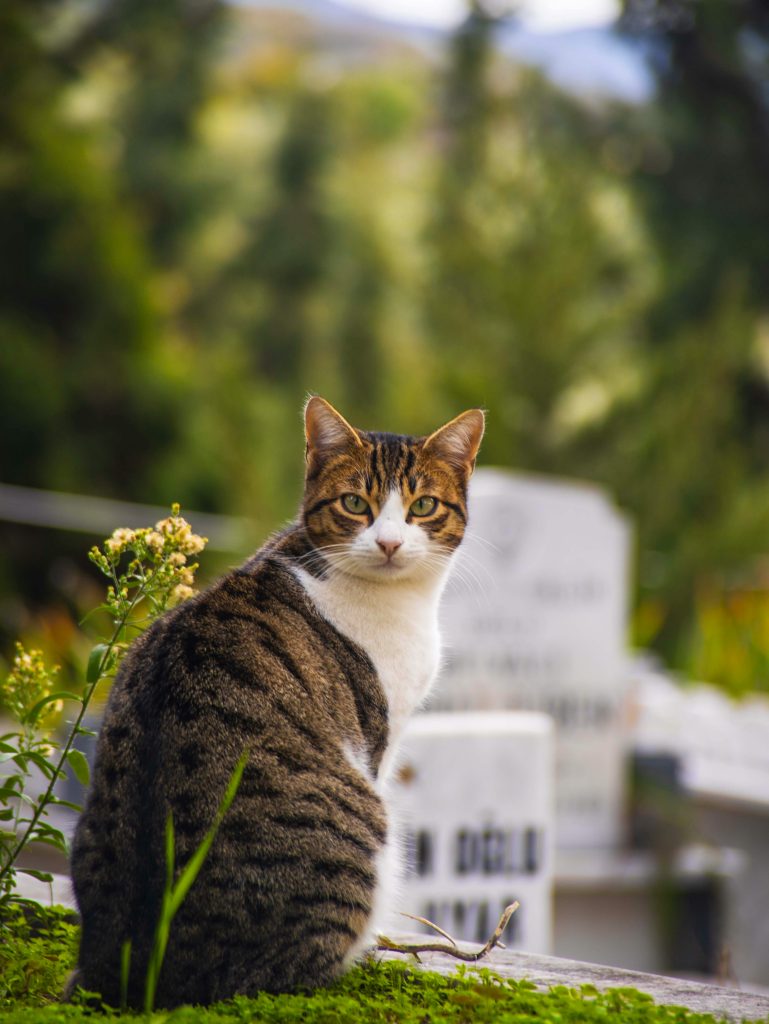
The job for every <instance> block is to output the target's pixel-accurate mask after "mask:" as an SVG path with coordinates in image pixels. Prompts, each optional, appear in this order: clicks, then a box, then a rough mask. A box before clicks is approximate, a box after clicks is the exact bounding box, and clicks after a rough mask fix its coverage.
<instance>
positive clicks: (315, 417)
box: [304, 395, 363, 461]
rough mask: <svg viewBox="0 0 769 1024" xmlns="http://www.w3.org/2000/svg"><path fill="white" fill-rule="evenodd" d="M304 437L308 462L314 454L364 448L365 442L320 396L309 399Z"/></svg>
mask: <svg viewBox="0 0 769 1024" xmlns="http://www.w3.org/2000/svg"><path fill="white" fill-rule="evenodd" d="M304 436H305V438H306V441H307V448H306V451H305V454H306V458H307V460H308V461H309V460H310V458H311V456H312V455H313V453H317V454H319V455H327V454H329V453H330V452H332V451H339V450H342V449H344V448H362V447H363V442H362V441H361V439H360V438H359V437H358V434H357V433H356V431H355V429H354V428H353V427H351V426H350V424H349V423H348V422H347V420H346V419H345V418H344V416H341V415H340V414H339V413H338V412H337V411H336V409H335V408H334V407H333V405H330V404H329V403H328V402H327V401H326V400H325V398H320V397H318V395H313V396H312V398H308V399H307V404H306V405H305V407H304Z"/></svg>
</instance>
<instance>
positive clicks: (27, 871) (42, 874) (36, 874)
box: [16, 868, 53, 882]
mask: <svg viewBox="0 0 769 1024" xmlns="http://www.w3.org/2000/svg"><path fill="white" fill-rule="evenodd" d="M16 870H17V871H20V872H21V874H22V875H31V876H32V878H36V879H37V880H38V882H52V881H53V875H52V874H50V872H48V871H36V870H35V869H34V868H17V869H16Z"/></svg>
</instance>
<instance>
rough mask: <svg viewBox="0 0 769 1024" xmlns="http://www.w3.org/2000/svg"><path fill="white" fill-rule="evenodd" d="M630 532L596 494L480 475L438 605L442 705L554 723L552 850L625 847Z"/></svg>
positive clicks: (436, 704) (584, 488)
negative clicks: (536, 716)
mask: <svg viewBox="0 0 769 1024" xmlns="http://www.w3.org/2000/svg"><path fill="white" fill-rule="evenodd" d="M628 553H629V528H628V525H627V522H626V520H625V519H624V518H623V517H622V515H621V514H620V513H619V512H618V511H617V510H616V509H615V508H614V507H613V506H612V505H611V504H610V503H609V501H608V500H607V499H606V497H605V496H604V494H603V493H602V492H601V491H600V490H598V489H597V488H593V487H591V486H588V485H581V484H576V485H575V484H569V483H563V482H560V481H558V482H552V481H547V480H545V479H544V478H536V477H525V476H516V475H513V474H511V473H507V472H504V471H501V470H490V469H485V470H484V469H481V470H478V471H477V473H476V474H475V476H474V478H473V480H472V483H471V488H470V522H469V526H468V531H467V534H466V538H465V542H464V544H463V547H462V549H460V554H459V558H458V565H457V570H458V571H457V573H456V576H455V579H454V580H453V581H452V582H451V583H450V584H449V587H448V588H447V592H446V594H445V596H444V599H443V605H442V614H441V618H442V627H443V635H444V638H445V642H446V651H445V655H444V667H443V671H442V673H441V679H440V683H439V686H438V687H437V696H436V698H435V699H434V700H433V702H432V704H431V707H433V708H435V709H437V710H444V709H452V710H460V709H490V708H508V709H525V710H534V711H542V712H545V713H547V714H550V715H552V716H553V718H554V720H555V724H556V826H557V827H556V842H557V844H558V846H559V847H560V848H564V849H569V848H572V849H573V848H579V847H614V846H617V845H618V844H619V842H620V840H621V833H622V803H623V795H624V794H623V783H624V774H625V770H624V761H625V746H626V743H625V737H624V734H623V728H622V723H623V711H624V701H625V681H626V679H627V676H628V668H627V665H626V648H625V643H626V636H625V633H626V618H627V593H628V585H629V584H628Z"/></svg>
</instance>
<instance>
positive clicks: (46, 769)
mask: <svg viewBox="0 0 769 1024" xmlns="http://www.w3.org/2000/svg"><path fill="white" fill-rule="evenodd" d="M24 757H25V758H26V759H27V760H28V761H31V762H32V764H35V765H37V767H38V768H39V769H40V771H41V772H42V773H43V775H45V777H46V778H48V779H52V778H53V776H54V772H55V771H56V766H55V765H52V764H51V762H50V761H48V759H47V758H45V757H43V755H42V754H38V753H37V751H36V750H28V751H27V752H26V754H25V755H24ZM16 763H17V764H18V765H19V766H20V767H21V764H20V762H19V760H18V759H16Z"/></svg>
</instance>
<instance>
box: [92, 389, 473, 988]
mask: <svg viewBox="0 0 769 1024" xmlns="http://www.w3.org/2000/svg"><path fill="white" fill-rule="evenodd" d="M321 401H322V400H320V399H317V400H313V402H312V403H311V404H310V406H308V411H307V432H308V455H307V472H306V489H305V495H304V499H303V503H302V506H301V510H300V515H299V517H298V520H297V522H296V523H295V524H294V525H292V526H290V527H289V528H288V529H287V530H285V531H284V532H283V533H281V534H279V535H277V536H276V537H274V538H272V539H271V540H270V541H268V542H267V544H266V545H265V546H264V547H263V548H262V549H261V550H260V551H259V552H257V553H256V555H254V556H253V557H252V558H251V559H250V560H249V561H247V562H246V563H245V565H243V566H242V567H241V568H239V569H236V570H235V571H233V572H231V573H229V574H228V575H226V576H225V577H224V578H222V579H221V580H219V581H218V582H217V583H215V584H214V585H213V586H211V587H210V588H209V589H207V590H205V591H204V592H202V593H201V594H199V595H197V596H196V597H194V598H192V599H190V600H189V601H187V602H185V603H184V604H182V605H180V606H179V607H177V608H176V609H174V610H173V611H171V612H170V613H168V614H166V615H165V616H163V617H162V618H161V619H160V620H159V621H158V622H156V623H155V624H154V626H153V627H152V628H150V629H149V630H148V631H147V632H146V633H145V634H144V635H143V636H142V637H141V638H140V639H139V640H138V641H137V642H136V643H135V644H134V645H133V647H132V648H131V650H130V651H129V653H128V655H127V656H126V658H125V661H124V663H123V665H122V667H121V669H120V672H119V673H118V676H117V679H116V681H115V683H114V686H113V688H112V692H111V694H110V699H109V703H108V707H107V711H106V714H105V717H104V721H103V725H102V728H101V731H100V736H99V741H98V749H97V757H96V764H95V767H94V773H93V782H92V786H91V789H90V791H89V794H88V798H87V802H86V808H85V811H84V813H83V815H82V817H81V820H80V822H79V825H78V828H77V832H76V836H75V840H74V845H73V852H72V876H73V883H74V888H75V893H76V897H77V901H78V905H79V908H80V912H81V916H82V925H83V927H82V940H81V949H80V956H79V968H78V973H77V976H76V980H77V982H78V983H80V984H81V985H83V986H84V987H85V988H87V989H89V990H92V991H97V992H100V993H101V995H102V996H103V998H104V1000H105V1001H106V1002H107V1003H109V1004H112V1005H116V1004H117V1003H118V999H119V985H120V968H119V964H120V950H121V946H122V944H123V942H124V941H125V940H126V939H129V938H130V939H131V941H132V947H133V954H132V961H131V973H130V980H129V1003H130V1005H132V1006H140V1005H141V1003H142V998H143V987H144V979H145V974H146V969H147V962H148V956H149V950H150V947H151V942H152V936H153V932H154V928H155V924H156V922H157V919H158V914H159V908H160V900H161V893H162V887H163V877H164V854H163V834H164V826H165V822H166V819H167V817H168V815H169V813H171V814H172V815H173V822H174V827H175V833H176V860H177V870H178V868H179V867H181V866H183V865H184V863H185V862H186V861H187V860H188V858H189V857H190V855H191V854H192V852H193V851H194V850H195V848H196V847H197V846H198V844H199V843H200V842H201V840H202V838H203V836H204V834H205V832H206V830H207V829H208V827H209V826H210V824H211V821H212V820H213V818H214V814H215V811H216V807H217V805H218V803H219V801H220V799H221V797H222V794H223V793H224V790H225V788H226V785H227V782H228V779H229V777H230V775H231V773H232V771H233V768H234V766H235V764H236V762H237V760H238V758H239V757H240V755H241V753H242V752H243V750H244V749H247V750H248V751H249V755H248V763H247V766H246V769H245V772H244V775H243V779H242V783H241V785H240V788H239V790H238V793H237V795H236V798H235V801H234V803H233V805H232V807H231V808H230V810H229V812H228V814H227V815H226V817H225V819H224V821H223V823H222V825H221V828H220V830H219V833H218V835H217V837H216V840H215V842H214V844H213V846H212V849H211V851H210V853H209V856H208V858H207V860H206V862H205V864H204V866H203V868H202V871H201V873H200V875H199V877H198V879H197V881H196V882H195V884H194V885H193V886H192V889H191V890H190V892H189V895H188V896H187V898H186V900H185V902H184V903H183V905H182V907H181V910H180V911H179V913H178V915H177V917H176V918H175V920H174V923H173V925H172V929H171V937H170V942H169V946H168V951H167V954H166V959H165V963H164V966H163V970H162V972H161V976H160V983H159V988H158V998H157V1003H158V1005H159V1006H174V1005H177V1004H179V1003H183V1002H184V1003H210V1002H214V1001H216V1000H219V999H224V998H227V997H230V996H232V995H234V994H237V993H243V994H248V993H253V992H256V991H258V990H268V991H272V992H282V991H289V990H293V989H296V988H297V987H303V986H309V987H311V986H316V985H320V984H325V983H327V982H329V981H330V980H332V979H333V978H334V977H336V976H337V975H338V974H339V973H340V972H341V971H342V969H343V967H344V964H345V962H346V958H347V957H348V955H349V953H350V950H351V949H352V948H353V947H356V943H358V942H359V940H360V938H361V936H363V935H364V934H365V933H366V929H367V926H368V925H369V923H370V917H371V912H372V901H373V898H374V891H375V887H376V884H377V874H376V873H377V863H376V858H377V854H378V852H379V851H380V850H381V848H382V846H383V844H384V843H385V840H386V838H387V835H388V816H387V810H386V807H385V805H384V803H383V799H382V797H381V795H380V793H379V792H378V789H377V785H376V778H377V772H378V769H379V766H380V763H381V761H382V757H383V754H384V752H385V750H386V748H387V745H388V738H389V730H388V702H387V698H386V695H385V692H384V690H383V688H382V686H381V685H380V680H379V678H378V675H377V671H376V669H375V668H374V665H373V663H372V661H371V660H370V658H369V656H368V655H367V653H366V652H365V651H364V649H363V648H362V647H361V646H359V645H358V644H357V643H354V642H353V641H352V640H350V639H349V638H348V637H347V636H345V635H344V634H343V633H342V632H340V631H339V630H338V629H337V628H335V626H334V625H332V624H331V622H330V621H328V620H327V619H326V618H324V617H323V616H322V615H321V614H320V612H319V610H318V608H317V607H316V606H315V605H314V603H313V601H312V600H311V599H310V597H309V596H308V592H307V590H306V589H305V588H304V587H303V586H302V584H301V582H300V580H299V578H298V575H297V571H296V570H297V567H299V566H301V567H303V568H304V569H305V570H307V571H308V572H310V573H312V574H313V575H314V576H315V577H317V578H323V577H324V575H325V574H326V573H327V572H328V571H329V563H328V562H327V560H326V558H325V556H324V549H328V550H329V551H330V550H332V548H331V547H330V546H331V545H338V544H340V543H345V542H346V541H347V540H348V539H349V538H351V537H354V536H355V535H356V534H357V533H358V532H359V531H361V530H363V529H365V528H366V526H367V525H369V523H370V520H371V519H372V518H375V517H376V515H377V512H378V509H379V507H380V505H381V503H382V502H383V501H384V500H385V499H386V497H387V495H388V494H389V493H391V492H392V491H393V490H394V489H396V490H398V491H400V492H401V493H402V495H403V497H404V503H405V505H406V506H410V505H411V504H412V503H413V501H414V500H415V499H416V498H418V497H419V496H420V495H424V494H428V495H431V496H435V497H436V498H438V499H439V501H438V504H437V505H436V509H435V511H434V512H433V513H432V514H431V515H428V516H424V517H422V518H420V521H419V526H420V528H422V529H424V530H426V531H427V532H428V533H429V535H430V538H431V542H432V543H434V544H435V545H436V546H437V547H438V548H440V549H441V550H443V551H445V552H450V551H452V550H453V549H454V548H455V547H456V546H457V545H458V544H459V542H460V540H461V538H462V533H463V530H464V525H465V521H466V518H467V511H466V486H467V479H468V476H469V473H470V470H471V468H472V460H473V459H474V455H475V451H476V450H477V443H478V442H479V441H480V432H479V428H478V426H477V422H475V421H474V422H473V423H472V424H471V426H472V427H473V430H474V432H475V433H474V435H473V437H472V438H471V439H470V440H469V441H468V443H467V445H466V452H465V456H464V458H462V457H458V455H457V451H456V450H455V449H456V447H457V446H456V444H454V445H453V446H452V445H451V444H449V445H448V446H446V445H444V444H443V443H442V438H441V437H440V435H439V433H438V434H436V435H433V437H432V439H430V440H428V439H426V438H411V437H401V436H396V435H393V434H375V433H367V432H364V431H354V437H353V435H352V428H348V427H347V425H346V423H345V421H343V420H342V419H341V417H339V416H338V414H336V413H335V412H333V410H332V412H333V415H334V416H335V417H337V418H338V421H339V423H340V424H343V425H344V426H343V427H340V430H341V432H342V434H343V433H344V428H347V430H348V431H350V433H349V435H348V436H346V437H342V436H341V434H340V436H339V437H329V436H327V434H328V431H326V433H324V431H323V429H321V428H320V427H318V425H317V424H314V423H313V419H312V417H313V411H312V410H313V409H316V411H317V409H319V408H320V407H319V406H318V405H317V403H319V402H321ZM313 403H314V404H313ZM324 405H325V403H324ZM329 408H330V407H329ZM319 414H320V415H326V410H325V409H322V408H321V409H320V413H319ZM468 415H469V414H468ZM474 415H476V416H477V415H479V414H474ZM328 422H330V421H327V423H326V425H327V424H328ZM480 430H482V421H481V427H480ZM332 433H333V432H332ZM475 435H477V437H476V436H475ZM348 492H355V493H357V492H360V493H361V494H365V495H366V496H367V501H368V503H369V509H370V511H369V512H368V514H366V515H363V516H361V515H351V514H350V513H349V512H348V511H346V510H345V508H344V506H343V505H342V504H341V496H342V495H344V494H346V493H348ZM412 518H413V517H412ZM333 550H337V549H336V548H334V549H333ZM345 745H349V746H351V747H352V748H353V749H355V750H357V751H361V752H362V755H363V757H364V759H365V761H366V763H367V765H368V767H369V769H370V774H368V775H367V774H366V773H362V772H361V771H358V770H356V768H355V767H354V766H353V765H352V764H351V763H350V762H349V760H348V759H347V758H346V757H345V756H344V755H343V748H344V747H345ZM356 948H357V947H356Z"/></svg>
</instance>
